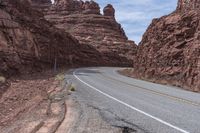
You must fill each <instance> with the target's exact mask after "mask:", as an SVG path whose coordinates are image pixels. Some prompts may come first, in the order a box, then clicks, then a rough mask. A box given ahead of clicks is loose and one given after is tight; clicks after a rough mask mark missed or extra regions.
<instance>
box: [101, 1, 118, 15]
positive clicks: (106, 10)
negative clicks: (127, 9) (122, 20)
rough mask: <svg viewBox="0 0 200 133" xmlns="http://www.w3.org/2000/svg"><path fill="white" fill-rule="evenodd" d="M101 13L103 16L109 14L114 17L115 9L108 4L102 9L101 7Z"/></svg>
mask: <svg viewBox="0 0 200 133" xmlns="http://www.w3.org/2000/svg"><path fill="white" fill-rule="evenodd" d="M103 14H104V16H111V17H115V9H114V8H113V6H112V5H111V4H108V5H107V6H106V7H105V8H104V9H103Z"/></svg>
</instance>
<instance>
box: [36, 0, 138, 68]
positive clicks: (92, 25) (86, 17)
mask: <svg viewBox="0 0 200 133" xmlns="http://www.w3.org/2000/svg"><path fill="white" fill-rule="evenodd" d="M39 6H41V5H38V7H39ZM41 10H42V12H44V14H45V18H46V20H48V21H49V22H51V23H53V24H54V25H55V26H56V27H57V28H59V29H63V30H65V31H66V32H69V33H71V34H72V36H74V37H75V38H76V39H78V40H79V42H80V43H81V44H83V45H84V44H89V45H90V46H93V47H95V48H96V49H97V50H98V51H99V52H100V53H103V54H104V55H105V56H107V57H108V58H107V59H108V61H110V62H113V58H118V59H119V61H117V60H116V62H115V64H118V65H119V66H120V65H121V66H130V65H131V64H132V59H133V56H134V55H135V54H136V49H137V46H136V45H135V43H134V42H133V41H129V40H128V38H127V37H126V35H125V33H124V30H123V29H122V27H121V25H120V24H118V23H117V22H116V20H115V18H114V16H115V9H114V8H113V7H112V5H110V4H109V5H107V6H106V7H105V8H104V15H101V13H100V7H99V5H98V4H97V3H96V2H94V1H86V2H83V1H80V0H56V1H55V3H54V4H53V5H49V8H46V9H44V8H43V9H41ZM121 58H124V59H123V62H122V61H121Z"/></svg>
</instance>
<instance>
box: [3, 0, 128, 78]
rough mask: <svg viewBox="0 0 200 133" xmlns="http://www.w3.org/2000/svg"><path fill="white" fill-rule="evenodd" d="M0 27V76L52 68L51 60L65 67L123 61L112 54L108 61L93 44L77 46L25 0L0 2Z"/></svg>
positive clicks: (65, 33) (73, 39)
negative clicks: (110, 59)
mask: <svg viewBox="0 0 200 133" xmlns="http://www.w3.org/2000/svg"><path fill="white" fill-rule="evenodd" d="M38 1H39V0H38ZM44 1H45V0H44ZM40 2H41V1H40ZM0 29H1V30H0V62H1V63H0V76H1V75H6V76H11V75H12V74H15V73H18V72H25V73H26V72H30V71H32V70H33V69H37V68H38V69H39V70H41V69H42V68H45V69H46V68H47V67H48V68H50V67H51V68H53V66H54V63H55V60H56V62H57V64H58V65H67V66H90V65H113V64H114V65H116V64H115V63H116V62H117V61H118V60H121V61H123V60H126V59H124V58H120V59H118V57H113V61H112V62H108V60H109V58H108V57H107V56H104V55H103V54H101V53H100V52H98V51H97V50H95V48H94V47H92V46H89V45H86V44H85V45H80V44H79V42H78V41H77V40H76V39H75V38H74V37H72V36H71V35H70V34H69V33H67V32H64V31H63V30H61V29H57V28H56V27H54V26H53V25H52V24H51V23H49V22H48V21H46V20H45V19H44V16H43V14H42V13H41V12H39V11H36V10H34V9H32V8H31V6H30V3H29V2H28V1H27V0H20V1H18V0H4V1H3V2H2V3H1V4H0ZM110 57H111V56H110Z"/></svg>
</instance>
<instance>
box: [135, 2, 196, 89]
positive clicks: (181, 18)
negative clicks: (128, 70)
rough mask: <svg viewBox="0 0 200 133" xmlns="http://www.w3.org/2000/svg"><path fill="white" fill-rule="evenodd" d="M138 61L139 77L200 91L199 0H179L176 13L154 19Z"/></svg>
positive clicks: (140, 50) (136, 65) (144, 36)
mask: <svg viewBox="0 0 200 133" xmlns="http://www.w3.org/2000/svg"><path fill="white" fill-rule="evenodd" d="M135 62H136V63H135V64H134V67H135V72H136V73H137V76H138V77H142V78H145V79H151V80H155V81H157V82H161V83H167V84H170V85H176V86H181V87H184V88H185V89H189V90H192V91H200V0H190V1H186V0H179V1H178V7H177V9H176V11H175V12H173V13H171V14H170V15H167V16H164V17H161V18H159V19H154V20H153V21H152V24H151V25H150V26H149V28H148V29H147V31H146V33H145V34H144V35H143V39H142V41H141V43H140V45H139V50H138V54H137V58H136V60H135Z"/></svg>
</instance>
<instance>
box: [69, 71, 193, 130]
mask: <svg viewBox="0 0 200 133" xmlns="http://www.w3.org/2000/svg"><path fill="white" fill-rule="evenodd" d="M76 72H77V70H76V71H74V72H73V75H74V77H75V78H76V79H78V80H79V81H80V82H82V83H83V84H85V85H87V86H89V87H90V88H92V89H93V90H95V91H97V92H99V93H101V94H103V95H104V96H106V97H108V98H110V99H112V100H114V101H117V102H119V103H121V104H122V105H125V106H126V107H128V108H131V109H132V110H135V111H137V112H139V113H141V114H144V115H146V116H148V117H150V118H152V119H154V120H156V121H158V122H160V123H162V124H165V125H167V126H169V127H171V128H174V129H176V130H178V131H180V132H182V133H190V132H188V131H185V130H183V129H181V128H179V127H176V126H174V125H172V124H170V123H168V122H166V121H164V120H161V119H159V118H157V117H155V116H152V115H150V114H148V113H146V112H144V111H142V110H140V109H137V108H135V107H133V106H131V105H129V104H127V103H125V102H123V101H121V100H118V99H117V98H114V97H112V96H111V95H109V94H106V93H104V92H102V91H100V90H98V89H97V88H95V87H93V86H91V85H89V84H88V83H86V82H84V81H83V80H81V79H80V78H79V77H78V76H77V75H76Z"/></svg>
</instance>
